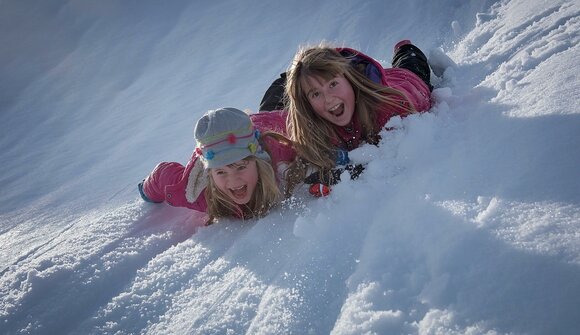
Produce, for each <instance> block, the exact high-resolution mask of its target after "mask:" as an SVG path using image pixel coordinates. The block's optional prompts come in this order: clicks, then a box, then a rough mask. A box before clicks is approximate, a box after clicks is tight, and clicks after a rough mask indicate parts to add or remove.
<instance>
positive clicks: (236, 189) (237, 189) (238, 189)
mask: <svg viewBox="0 0 580 335" xmlns="http://www.w3.org/2000/svg"><path fill="white" fill-rule="evenodd" d="M244 187H246V185H242V186H240V187H236V188H232V189H231V190H232V191H241V190H242V189H243V188H244Z"/></svg>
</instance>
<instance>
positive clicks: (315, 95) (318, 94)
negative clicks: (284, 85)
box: [310, 92, 320, 99]
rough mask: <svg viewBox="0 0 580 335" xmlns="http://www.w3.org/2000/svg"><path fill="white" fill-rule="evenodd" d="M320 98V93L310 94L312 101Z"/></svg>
mask: <svg viewBox="0 0 580 335" xmlns="http://www.w3.org/2000/svg"><path fill="white" fill-rule="evenodd" d="M319 96H320V92H312V93H310V99H315V98H318V97H319Z"/></svg>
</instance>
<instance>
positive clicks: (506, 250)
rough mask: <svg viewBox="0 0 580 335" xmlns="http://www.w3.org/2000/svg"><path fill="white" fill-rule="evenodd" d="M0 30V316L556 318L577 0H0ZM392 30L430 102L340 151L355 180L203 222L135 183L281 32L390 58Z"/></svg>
mask: <svg viewBox="0 0 580 335" xmlns="http://www.w3.org/2000/svg"><path fill="white" fill-rule="evenodd" d="M0 24H1V26H2V29H0V43H1V44H2V45H3V47H2V53H0V78H1V79H0V162H1V163H0V164H1V165H0V167H1V171H2V173H1V174H0V183H1V185H2V191H1V192H0V251H1V253H0V290H1V291H0V333H1V334H335V335H339V334H340V335H343V334H577V333H578V329H580V309H579V306H580V168H579V166H580V150H579V149H578V148H580V108H579V107H580V103H579V101H580V99H579V97H580V77H579V74H580V73H579V72H578V69H577V64H580V47H579V45H578V42H579V39H580V3H579V2H578V1H577V0H551V1H543V0H500V1H491V0H471V1H463V0H447V1H420V0H405V1H382V0H374V1H348V0H323V1H304V0H299V1H239V0H236V1H234V0H224V1H213V2H195V1H185V0H181V1H171V2H158V1H113V0H104V1H83V0H69V1H65V0H47V1H18V0H8V1H2V2H0ZM401 39H411V40H412V41H413V42H414V43H415V44H416V45H418V46H419V47H420V48H422V49H423V50H424V51H425V53H426V54H427V55H428V56H429V59H430V62H431V64H432V67H433V72H434V74H433V78H432V82H433V84H434V85H435V87H436V89H435V91H434V101H435V104H434V106H433V108H432V110H431V111H430V112H429V113H423V114H416V115H412V116H410V117H407V118H405V119H400V118H396V119H393V120H391V121H390V123H389V127H390V128H392V130H390V131H388V132H387V131H385V132H383V140H382V143H381V145H380V146H379V147H375V146H370V145H367V146H363V147H361V148H359V149H356V150H355V151H353V152H352V153H351V158H352V159H354V160H355V161H358V162H367V163H368V167H367V169H366V171H365V173H364V174H363V175H362V176H361V178H359V179H358V180H355V181H352V180H344V181H343V182H341V183H340V184H338V185H337V186H336V187H335V188H334V189H333V192H332V193H331V195H330V196H329V197H326V198H321V199H315V198H311V197H309V196H306V195H305V194H299V195H297V196H296V197H295V198H293V199H290V200H288V201H286V202H285V203H284V204H283V205H282V206H280V207H279V208H277V209H275V210H274V211H272V213H270V215H269V216H267V217H265V218H263V219H259V220H250V221H246V222H242V221H240V220H233V219H232V220H221V222H219V223H218V224H215V225H212V226H209V227H203V226H200V222H201V220H202V216H201V214H200V213H197V212H194V211H191V210H188V209H182V208H173V207H170V206H169V205H166V204H149V203H145V202H143V201H142V200H141V199H140V197H139V194H138V192H137V183H138V182H139V181H140V180H141V179H142V178H144V177H145V176H146V175H147V174H148V173H149V172H150V171H151V169H152V168H153V167H154V166H155V164H156V163H158V162H161V161H177V162H182V163H185V162H186V161H187V159H188V158H189V156H190V154H191V152H192V150H193V148H194V146H195V142H194V140H193V126H194V124H195V121H196V120H197V119H198V118H199V117H200V116H201V115H202V114H203V113H204V112H206V111H207V110H209V109H215V108H219V107H223V106H232V107H237V108H240V109H245V110H249V111H252V112H256V111H257V108H258V104H259V101H260V99H261V98H262V95H263V93H264V92H265V90H266V89H267V87H268V86H269V84H270V82H271V81H272V80H274V79H276V78H277V77H278V75H279V73H281V72H283V71H284V70H285V69H286V68H287V67H288V66H289V65H290V62H291V58H292V56H293V54H294V53H295V52H296V50H297V49H298V47H299V46H300V45H305V44H316V43H318V42H320V41H321V40H326V41H330V42H334V43H336V44H337V45H344V46H349V47H354V48H357V49H359V50H361V51H363V52H365V53H366V54H368V55H370V56H373V57H375V58H376V59H378V60H380V61H381V62H382V63H383V64H384V66H385V67H389V66H390V59H391V56H392V48H393V45H394V44H395V43H396V42H398V41H399V40H401ZM435 74H436V75H435ZM343 179H346V178H343Z"/></svg>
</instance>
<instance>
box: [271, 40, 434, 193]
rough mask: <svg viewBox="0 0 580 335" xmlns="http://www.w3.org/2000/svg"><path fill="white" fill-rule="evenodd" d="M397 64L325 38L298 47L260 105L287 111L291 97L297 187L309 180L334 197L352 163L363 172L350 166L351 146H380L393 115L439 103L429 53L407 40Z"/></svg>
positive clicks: (354, 172) (291, 178) (292, 171)
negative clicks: (433, 100)
mask: <svg viewBox="0 0 580 335" xmlns="http://www.w3.org/2000/svg"><path fill="white" fill-rule="evenodd" d="M392 65H393V68H389V69H384V68H383V67H382V66H381V65H380V64H379V63H378V62H377V61H376V60H374V59H372V58H371V57H369V56H367V55H365V54H363V53H361V52H359V51H356V50H353V49H349V48H331V47H328V46H326V45H322V44H321V45H319V46H315V47H310V48H303V49H301V50H299V51H298V53H297V54H296V55H295V57H294V60H293V62H292V65H291V67H290V70H289V71H288V72H287V73H284V74H282V75H281V78H279V79H278V80H276V81H275V82H274V83H273V84H272V85H271V86H270V88H269V89H268V90H267V91H266V94H265V96H264V98H263V99H262V103H261V105H260V109H261V110H270V109H274V108H275V109H279V108H281V107H282V106H284V104H283V103H282V101H283V97H284V96H286V97H287V103H286V104H287V106H285V107H286V108H287V109H288V113H289V115H288V121H287V127H288V134H289V137H290V139H291V140H292V142H293V144H294V146H295V149H296V152H297V155H298V159H296V160H295V161H294V162H293V163H292V164H291V165H290V168H289V171H288V189H289V190H292V189H293V188H294V187H295V186H297V185H298V184H300V183H302V182H303V181H306V182H307V183H309V184H312V186H311V187H310V192H311V193H312V194H314V195H316V196H321V195H326V194H328V193H329V191H330V188H329V186H330V185H332V184H335V183H336V182H337V181H338V179H339V178H340V174H341V172H342V171H343V170H344V169H345V168H346V169H347V170H349V172H350V173H351V178H356V177H357V176H358V175H359V174H360V172H361V171H362V170H363V169H364V168H363V167H362V166H361V165H355V166H352V165H348V163H349V159H348V154H347V153H348V151H351V150H353V149H355V148H357V147H359V146H360V145H361V144H362V143H365V142H366V143H372V144H375V145H376V144H378V142H379V140H380V138H379V135H378V133H379V132H380V131H381V130H382V129H383V127H384V126H385V124H386V123H387V122H388V121H389V119H390V118H391V117H393V116H402V117H404V116H407V115H409V114H410V113H415V112H421V111H426V110H428V109H430V108H431V90H432V86H431V84H430V68H429V64H428V63H427V58H426V57H425V55H424V54H423V52H422V51H421V50H419V48H417V47H416V46H414V45H413V44H411V42H410V41H408V40H404V41H401V42H399V43H397V44H396V45H395V48H394V56H393V60H392ZM337 166H344V167H343V168H338V169H336V168H335V167H337ZM313 169H314V170H313ZM313 171H315V172H314V173H312V172H313ZM307 175H308V177H306V176H307Z"/></svg>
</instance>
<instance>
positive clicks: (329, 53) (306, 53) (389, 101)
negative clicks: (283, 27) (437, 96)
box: [286, 43, 413, 188]
mask: <svg viewBox="0 0 580 335" xmlns="http://www.w3.org/2000/svg"><path fill="white" fill-rule="evenodd" d="M355 56H356V54H355V55H353V56H351V57H345V56H343V55H341V54H340V53H339V52H338V51H337V50H336V49H335V48H332V47H329V46H327V45H326V43H321V44H320V45H318V46H314V47H302V48H301V49H299V51H298V52H297V53H296V55H295V56H294V60H293V62H292V65H291V67H290V69H289V71H288V73H287V79H286V80H287V82H286V99H287V100H286V105H287V109H288V119H287V129H288V134H289V136H290V140H292V142H293V143H294V146H295V149H296V152H297V155H298V157H300V158H299V159H297V160H296V161H295V162H294V163H293V164H291V165H290V168H289V177H288V178H289V180H288V184H289V185H288V186H289V187H290V188H293V187H294V186H295V185H297V184H298V183H300V182H301V179H304V177H305V176H304V174H305V173H306V171H305V166H306V163H308V164H311V165H314V167H315V168H317V169H318V170H320V171H323V172H324V171H328V170H329V169H331V168H333V167H334V165H335V157H334V156H335V152H336V150H337V148H336V146H335V144H333V139H334V138H336V137H337V135H336V133H335V131H334V127H333V125H332V124H331V123H330V122H328V121H326V120H324V119H323V118H321V117H320V116H318V115H317V114H316V113H315V111H314V109H313V107H312V105H311V104H310V102H309V100H308V97H307V95H306V90H305V85H306V83H307V80H308V78H310V77H321V78H323V79H324V80H326V81H328V80H330V79H332V78H334V77H336V76H339V75H343V76H344V77H345V78H346V80H348V82H349V83H350V85H352V88H353V90H354V92H355V115H356V116H357V117H358V119H359V121H360V124H361V127H362V138H365V139H367V141H371V142H378V139H377V138H378V132H379V131H380V129H377V127H376V126H375V119H376V114H377V111H378V110H379V109H380V108H384V107H385V106H391V107H394V108H397V109H401V108H403V109H404V110H405V111H406V112H413V110H409V109H408V108H405V107H403V106H402V104H401V102H403V101H408V99H407V97H406V96H405V95H404V94H403V93H402V92H400V91H398V90H396V89H393V88H390V87H387V86H383V85H381V84H377V83H375V82H373V81H372V80H370V79H368V78H367V77H366V76H365V75H364V74H363V73H361V70H359V69H357V68H356V67H355V66H353V65H351V60H352V58H353V57H355ZM406 105H407V106H410V104H406ZM374 144H376V143H374Z"/></svg>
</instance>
